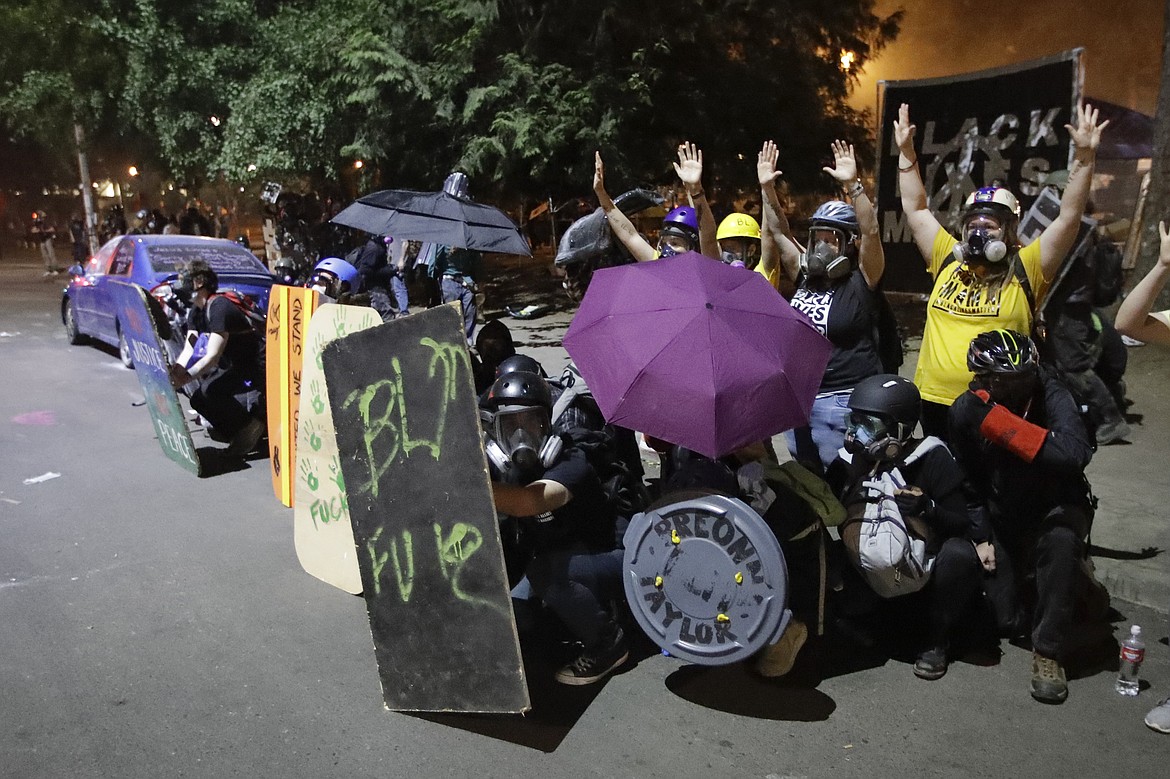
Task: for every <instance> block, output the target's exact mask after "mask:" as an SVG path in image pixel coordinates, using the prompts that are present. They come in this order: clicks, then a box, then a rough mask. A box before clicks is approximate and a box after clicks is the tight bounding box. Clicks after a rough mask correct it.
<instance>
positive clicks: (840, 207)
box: [808, 200, 860, 237]
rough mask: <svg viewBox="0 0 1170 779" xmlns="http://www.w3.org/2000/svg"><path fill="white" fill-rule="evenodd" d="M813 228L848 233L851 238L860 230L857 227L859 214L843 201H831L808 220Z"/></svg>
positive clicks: (822, 204)
mask: <svg viewBox="0 0 1170 779" xmlns="http://www.w3.org/2000/svg"><path fill="white" fill-rule="evenodd" d="M808 223H809V225H810V227H812V228H817V227H820V228H822V229H823V228H830V229H837V230H841V231H842V232H845V233H848V234H849V236H850V237H852V236H854V235H857V233H858V231H859V230H860V228H859V227H858V225H857V212H856V211H854V210H853V206H851V205H849V204H848V203H845V202H843V201H841V200H829V201H827V202H825V203H821V205H820V206H819V207H818V208H817V210H816V211H814V212H813V215H812V218H810V219H809V220H808Z"/></svg>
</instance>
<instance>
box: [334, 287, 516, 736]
mask: <svg viewBox="0 0 1170 779" xmlns="http://www.w3.org/2000/svg"><path fill="white" fill-rule="evenodd" d="M322 366H323V368H324V371H325V380H326V390H327V392H328V397H329V405H330V408H331V410H332V415H333V425H334V428H335V431H336V436H337V448H338V453H339V455H340V463H341V476H342V478H343V481H342V482H341V483H343V484H344V486H345V502H346V505H347V506H348V508H349V513H350V517H351V520H352V524H353V534H354V541H355V544H356V547H357V558H358V567H359V570H360V572H361V583H362V591H363V594H364V597H365V599H366V607H367V612H368V614H369V619H370V630H371V632H372V634H373V638H374V650H375V655H376V657H377V661H378V672H379V676H380V678H381V682H382V695H383V699H384V701H385V704H386V707H387V708H389V709H394V710H400V711H461V712H493V713H504V712H510V713H514V712H521V711H525V710H527V709H528V707H529V701H528V691H527V687H526V686H525V683H524V674H523V667H522V665H521V661H520V648H519V641H518V639H517V636H516V627H515V624H514V622H513V620H512V612H511V605H510V600H509V595H508V586H507V578H506V575H505V572H504V561H503V552H502V548H501V544H500V536H499V530H498V527H497V524H496V515H495V509H494V508H493V505H492V497H491V487H490V483H489V481H488V474H487V467H486V464H485V462H484V457H483V452H482V449H481V444H480V428H479V418H478V414H477V411H476V404H475V397H474V391H473V388H472V378H471V362H470V359H469V357H468V354H467V347H466V342H465V340H464V338H463V335H462V318H461V316H460V314H459V313H458V310H457V309H455V308H453V307H451V306H441V307H439V308H435V309H431V310H429V311H425V312H421V313H419V314H415V315H413V316H410V317H407V318H405V319H401V320H396V321H394V322H390V323H387V324H384V325H380V326H378V327H374V328H370V329H368V330H363V331H361V332H357V333H353V334H351V335H348V336H346V337H344V338H340V339H337V340H335V341H333V342H331V343H329V344H328V345H326V346H325V348H324V350H323V352H322Z"/></svg>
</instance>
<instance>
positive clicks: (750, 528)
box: [625, 495, 792, 665]
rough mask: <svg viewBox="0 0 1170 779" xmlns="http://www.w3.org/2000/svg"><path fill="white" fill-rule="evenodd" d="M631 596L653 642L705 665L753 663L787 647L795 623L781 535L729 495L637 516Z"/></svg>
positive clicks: (629, 535)
mask: <svg viewBox="0 0 1170 779" xmlns="http://www.w3.org/2000/svg"><path fill="white" fill-rule="evenodd" d="M625 588H626V597H627V599H628V600H629V602H630V608H631V609H632V610H633V612H634V617H635V618H636V619H637V620H638V624H639V625H641V626H642V629H643V630H644V631H646V635H648V636H650V638H651V639H652V640H653V641H654V642H655V643H657V644H658V645H659V646H661V647H662V648H663V649H665V650H666V651H668V652H669V653H670V654H672V655H675V656H677V657H681V658H683V659H684V660H689V661H690V662H692V663H698V664H699V665H727V664H728V663H734V662H736V661H739V660H744V659H746V658H747V657H749V656H750V655H753V654H755V653H756V652H758V651H759V650H761V649H763V648H764V647H765V646H767V645H768V644H772V643H775V642H776V641H777V640H779V638H780V635H781V634H782V633H783V632H784V628H786V627H787V626H788V620H789V619H790V618H791V616H792V613H791V612H790V611H789V610H788V609H787V608H786V605H787V601H788V568H787V566H786V565H785V563H784V553H783V552H782V551H780V543H779V542H778V541H777V540H776V536H775V535H773V533H772V531H771V530H770V529H769V528H768V526H767V525H766V524H765V523H764V520H763V518H761V517H760V515H759V514H757V513H756V512H755V511H754V510H752V508H751V507H749V506H748V505H747V504H745V503H743V502H742V501H739V500H736V499H735V498H728V497H724V496H722V495H709V496H704V497H700V498H695V499H690V500H682V501H680V502H677V503H671V504H669V505H666V506H663V507H662V508H659V509H656V510H653V511H648V512H646V513H644V514H638V515H637V516H635V517H634V519H633V520H632V521H631V522H630V527H629V529H628V530H627V531H626V551H625Z"/></svg>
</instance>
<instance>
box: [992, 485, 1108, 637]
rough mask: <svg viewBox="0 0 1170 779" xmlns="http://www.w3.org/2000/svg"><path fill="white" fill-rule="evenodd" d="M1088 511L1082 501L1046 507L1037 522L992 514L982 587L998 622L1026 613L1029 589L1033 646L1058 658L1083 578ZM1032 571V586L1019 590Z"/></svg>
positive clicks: (1023, 626)
mask: <svg viewBox="0 0 1170 779" xmlns="http://www.w3.org/2000/svg"><path fill="white" fill-rule="evenodd" d="M1091 518H1092V517H1091V511H1090V509H1088V507H1086V506H1079V505H1062V506H1056V507H1055V508H1053V509H1051V510H1050V511H1049V512H1048V513H1047V514H1046V515H1045V516H1044V517H1043V518H1042V519H1041V520H1040V521H1039V522H1037V521H1035V520H1034V519H1032V520H1031V521H1029V518H1028V517H1024V516H1019V515H1016V516H1011V517H1005V516H1002V515H999V516H996V515H993V516H992V525H993V526H994V528H995V536H996V538H995V562H996V572H995V575H994V576H990V577H988V578H987V579H986V581H985V584H984V586H985V588H986V590H987V594H988V597H989V598H990V599H991V602H992V606H993V607H994V609H995V612H996V618H997V620H998V621H999V623H1000V625H1001V627H1002V628H1005V629H1010V628H1011V626H1012V623H1013V622H1015V623H1016V627H1017V628H1019V629H1026V628H1027V623H1024V624H1019V622H1018V619H1019V616H1020V615H1021V614H1026V613H1027V603H1026V601H1027V600H1029V599H1030V598H1031V596H1032V595H1033V594H1034V596H1035V605H1034V607H1033V609H1032V620H1031V628H1032V647H1033V648H1034V649H1035V650H1036V651H1037V652H1039V653H1040V654H1042V655H1044V656H1045V657H1051V658H1054V659H1057V660H1060V659H1062V658H1063V655H1064V650H1065V647H1066V645H1067V643H1068V638H1069V633H1070V631H1071V630H1072V625H1073V617H1074V613H1075V610H1076V603H1077V597H1078V594H1079V592H1080V589H1081V588H1082V587H1083V586H1084V583H1085V582H1084V581H1083V579H1082V577H1081V575H1080V571H1081V558H1082V557H1083V555H1084V552H1085V545H1084V540H1083V539H1084V538H1085V536H1086V535H1087V534H1088V532H1089V523H1090V520H1091ZM1033 571H1034V572H1035V577H1036V581H1035V592H1034V593H1033V592H1032V591H1031V588H1028V591H1027V592H1025V591H1024V587H1023V581H1024V579H1025V578H1026V576H1027V575H1028V574H1029V573H1030V572H1033Z"/></svg>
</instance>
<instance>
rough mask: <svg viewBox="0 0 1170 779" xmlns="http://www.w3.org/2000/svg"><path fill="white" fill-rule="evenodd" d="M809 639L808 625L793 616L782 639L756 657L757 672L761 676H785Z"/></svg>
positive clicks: (765, 648)
mask: <svg viewBox="0 0 1170 779" xmlns="http://www.w3.org/2000/svg"><path fill="white" fill-rule="evenodd" d="M807 640H808V626H807V625H805V624H804V623H803V622H801V621H800V620H799V619H796V618H793V620H792V621H791V622H789V623H788V627H787V628H785V629H784V634H783V635H782V636H780V640H779V641H777V642H776V643H775V644H772V645H771V646H766V647H764V649H763V651H761V652H760V654H759V655H758V656H757V657H756V673H758V674H759V675H760V676H767V677H776V676H783V675H784V674H786V673H788V672H789V671H791V670H792V666H793V665H795V664H796V655H797V653H798V652H800V648H801V647H803V646H804V642H805V641H807Z"/></svg>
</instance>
